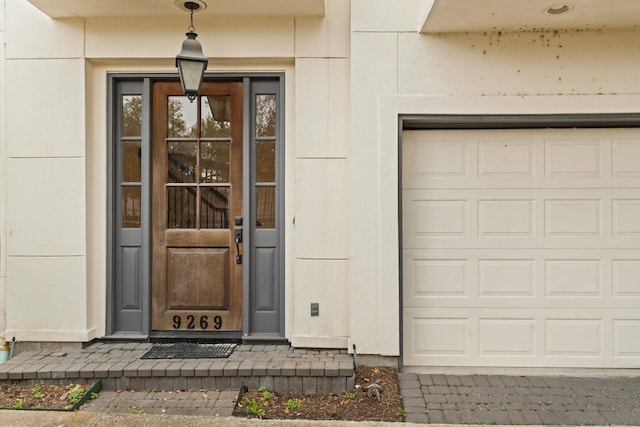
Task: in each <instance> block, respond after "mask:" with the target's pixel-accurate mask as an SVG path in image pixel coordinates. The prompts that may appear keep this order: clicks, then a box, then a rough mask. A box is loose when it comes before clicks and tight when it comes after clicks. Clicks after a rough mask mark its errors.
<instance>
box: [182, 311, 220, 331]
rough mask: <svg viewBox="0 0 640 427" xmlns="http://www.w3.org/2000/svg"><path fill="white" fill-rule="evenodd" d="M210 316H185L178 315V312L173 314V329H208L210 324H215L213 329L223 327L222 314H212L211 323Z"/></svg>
mask: <svg viewBox="0 0 640 427" xmlns="http://www.w3.org/2000/svg"><path fill="white" fill-rule="evenodd" d="M209 319H210V318H209V316H200V318H197V316H194V315H193V314H188V315H186V316H184V320H183V316H178V315H177V314H176V315H175V316H173V329H180V328H186V329H196V328H197V329H208V328H209V326H210V325H211V326H213V329H220V328H222V317H220V316H211V321H212V322H211V323H209Z"/></svg>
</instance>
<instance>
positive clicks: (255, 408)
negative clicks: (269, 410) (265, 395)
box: [242, 398, 265, 419]
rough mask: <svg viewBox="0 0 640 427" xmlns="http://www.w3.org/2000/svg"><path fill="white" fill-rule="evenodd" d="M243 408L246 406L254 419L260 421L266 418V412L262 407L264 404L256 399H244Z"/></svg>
mask: <svg viewBox="0 0 640 427" xmlns="http://www.w3.org/2000/svg"><path fill="white" fill-rule="evenodd" d="M242 403H243V406H246V408H247V412H248V413H249V414H250V415H252V416H254V417H258V418H260V419H262V418H264V416H265V412H264V408H263V407H262V403H260V402H259V401H258V400H256V399H251V400H249V399H246V398H245V399H244V401H243V402H242Z"/></svg>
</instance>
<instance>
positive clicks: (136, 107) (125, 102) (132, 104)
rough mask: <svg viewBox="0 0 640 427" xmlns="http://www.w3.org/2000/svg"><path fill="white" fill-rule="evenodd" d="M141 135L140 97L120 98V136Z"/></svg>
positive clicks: (128, 96) (127, 96) (126, 96)
mask: <svg viewBox="0 0 640 427" xmlns="http://www.w3.org/2000/svg"><path fill="white" fill-rule="evenodd" d="M140 135H142V96H140V95H125V96H123V97H122V136H140Z"/></svg>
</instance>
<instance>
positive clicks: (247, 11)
mask: <svg viewBox="0 0 640 427" xmlns="http://www.w3.org/2000/svg"><path fill="white" fill-rule="evenodd" d="M28 1H29V2H30V3H31V4H33V5H34V6H35V7H37V8H38V9H40V10H41V11H43V12H44V13H45V14H47V15H48V16H49V17H51V18H105V17H138V16H140V17H142V16H144V17H149V16H173V15H175V16H178V15H180V16H183V15H184V14H185V13H186V12H185V11H184V10H183V9H181V8H180V7H178V6H176V2H175V1H174V0H28ZM325 1H326V0H205V3H206V6H207V7H206V9H204V10H202V11H198V12H197V13H199V14H201V15H203V16H324V15H325V11H326V6H325Z"/></svg>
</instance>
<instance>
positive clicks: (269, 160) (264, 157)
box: [256, 141, 276, 182]
mask: <svg viewBox="0 0 640 427" xmlns="http://www.w3.org/2000/svg"><path fill="white" fill-rule="evenodd" d="M256 182H276V143H275V141H257V142H256Z"/></svg>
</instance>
